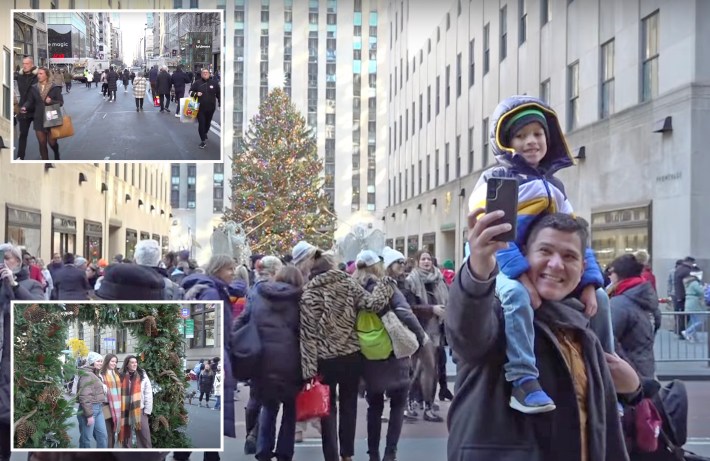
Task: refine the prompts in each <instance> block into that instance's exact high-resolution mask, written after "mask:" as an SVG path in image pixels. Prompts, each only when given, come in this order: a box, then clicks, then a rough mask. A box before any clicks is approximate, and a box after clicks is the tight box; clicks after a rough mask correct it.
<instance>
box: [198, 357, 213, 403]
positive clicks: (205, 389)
mask: <svg viewBox="0 0 710 461" xmlns="http://www.w3.org/2000/svg"><path fill="white" fill-rule="evenodd" d="M214 379H215V378H214V370H212V367H211V365H210V364H209V363H207V364H205V369H204V370H202V373H200V378H199V381H198V386H197V387H198V389H199V390H200V399H199V400H200V406H202V397H206V399H205V406H206V407H207V408H209V407H210V394H211V393H212V390H213V389H214Z"/></svg>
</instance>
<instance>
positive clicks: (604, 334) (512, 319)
mask: <svg viewBox="0 0 710 461" xmlns="http://www.w3.org/2000/svg"><path fill="white" fill-rule="evenodd" d="M496 294H497V295H498V298H499V299H500V302H501V305H502V306H503V318H504V321H505V322H504V323H505V338H506V350H505V353H506V356H507V357H508V361H507V362H506V363H505V365H504V366H503V368H504V370H505V379H506V381H508V382H513V381H515V380H517V379H520V378H522V377H524V376H534V377H535V378H537V377H538V376H539V372H538V370H537V366H536V364H535V330H534V329H533V316H534V311H533V309H532V307H531V304H532V303H531V301H530V295H529V294H528V290H527V289H526V288H525V286H524V285H523V284H522V283H520V282H518V281H517V280H514V279H510V278H508V277H507V276H506V275H505V274H503V273H502V272H500V273H499V274H498V276H497V277H496ZM597 306H598V309H597V313H596V315H595V316H594V317H592V318H591V319H590V321H589V323H590V328H591V329H592V331H594V333H596V335H597V337H598V338H599V342H600V343H601V345H602V349H604V351H605V352H613V351H614V336H613V333H612V331H613V330H612V326H611V310H610V309H609V297H608V296H607V294H606V292H605V291H604V290H603V289H602V288H599V289H598V290H597Z"/></svg>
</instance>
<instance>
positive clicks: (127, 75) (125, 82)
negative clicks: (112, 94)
mask: <svg viewBox="0 0 710 461" xmlns="http://www.w3.org/2000/svg"><path fill="white" fill-rule="evenodd" d="M121 78H122V79H123V85H124V86H125V85H128V80H129V79H130V78H131V74H130V73H129V72H128V70H127V69H126V70H124V71H123V74H122V75H121Z"/></svg>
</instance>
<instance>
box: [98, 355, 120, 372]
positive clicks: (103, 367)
mask: <svg viewBox="0 0 710 461" xmlns="http://www.w3.org/2000/svg"><path fill="white" fill-rule="evenodd" d="M114 358H115V359H116V363H118V357H116V356H115V355H114V354H106V357H104V364H103V366H102V367H101V370H100V371H99V374H100V375H105V374H106V372H107V371H108V363H109V362H110V361H111V359H114ZM116 373H118V370H116Z"/></svg>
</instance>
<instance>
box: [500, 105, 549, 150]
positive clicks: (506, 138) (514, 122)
mask: <svg viewBox="0 0 710 461" xmlns="http://www.w3.org/2000/svg"><path fill="white" fill-rule="evenodd" d="M533 122H537V123H539V124H540V125H541V126H542V129H543V130H545V138H547V140H548V142H549V140H550V130H549V128H548V126H547V119H546V118H545V114H543V113H542V111H541V110H539V109H535V108H529V109H522V110H519V111H516V112H515V113H513V114H511V115H510V116H509V118H508V120H506V121H505V124H504V125H503V131H502V134H503V144H504V145H505V146H506V147H510V144H511V140H512V139H513V138H514V137H515V134H516V133H517V132H518V131H520V130H521V129H522V128H523V127H524V126H525V125H529V124H530V123H533Z"/></svg>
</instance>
